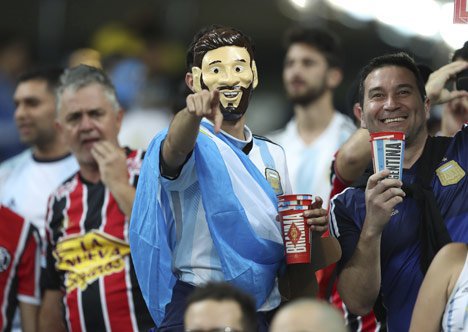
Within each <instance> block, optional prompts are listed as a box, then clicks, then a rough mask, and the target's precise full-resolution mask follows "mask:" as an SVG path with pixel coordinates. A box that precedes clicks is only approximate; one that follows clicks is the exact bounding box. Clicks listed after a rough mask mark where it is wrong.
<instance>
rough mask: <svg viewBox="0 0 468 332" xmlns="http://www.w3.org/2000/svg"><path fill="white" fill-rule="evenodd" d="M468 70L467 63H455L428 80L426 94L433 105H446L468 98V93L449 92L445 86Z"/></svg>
mask: <svg viewBox="0 0 468 332" xmlns="http://www.w3.org/2000/svg"><path fill="white" fill-rule="evenodd" d="M467 68H468V62H467V61H462V60H459V61H454V62H451V63H449V64H447V65H445V66H442V67H440V68H439V69H437V70H436V71H434V72H433V73H432V74H431V75H430V76H429V79H428V80H427V83H426V93H427V97H428V98H429V100H430V101H431V104H433V105H436V104H444V103H447V102H449V101H451V100H454V99H457V98H461V97H468V92H467V91H461V90H452V91H450V90H448V89H447V88H446V87H445V86H446V84H447V82H448V81H450V80H452V79H453V78H454V77H455V75H456V74H457V73H459V72H461V71H462V70H464V69H467Z"/></svg>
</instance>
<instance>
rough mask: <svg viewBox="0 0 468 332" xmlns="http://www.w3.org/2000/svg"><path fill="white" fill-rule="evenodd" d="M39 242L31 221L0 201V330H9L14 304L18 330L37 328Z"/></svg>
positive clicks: (25, 330)
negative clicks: (17, 318) (17, 308)
mask: <svg viewBox="0 0 468 332" xmlns="http://www.w3.org/2000/svg"><path fill="white" fill-rule="evenodd" d="M40 243H41V241H40V238H39V234H38V233H37V230H36V228H35V227H34V226H33V225H31V223H29V222H28V221H26V220H24V219H23V218H22V217H21V216H19V215H17V214H16V213H14V212H13V211H11V210H10V209H8V208H7V207H5V206H3V205H1V204H0V307H1V308H2V314H1V315H0V331H10V329H11V327H12V319H13V314H14V313H15V310H16V307H17V306H18V304H19V308H20V312H21V327H22V331H23V332H35V331H37V313H38V309H39V303H40V290H39V271H40V268H39V265H40Z"/></svg>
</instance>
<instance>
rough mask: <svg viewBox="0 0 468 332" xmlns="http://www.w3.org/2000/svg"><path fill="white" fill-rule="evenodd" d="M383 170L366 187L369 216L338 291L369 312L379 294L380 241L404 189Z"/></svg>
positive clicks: (357, 308)
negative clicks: (387, 177)
mask: <svg viewBox="0 0 468 332" xmlns="http://www.w3.org/2000/svg"><path fill="white" fill-rule="evenodd" d="M388 174H389V171H388V170H384V171H381V172H379V173H376V174H373V175H372V176H371V177H369V181H368V183H367V188H366V219H365V221H364V225H363V228H362V231H361V234H360V237H359V241H358V243H357V246H356V249H355V251H354V253H353V255H352V256H351V259H350V260H349V261H348V263H347V264H346V266H345V267H344V269H343V270H342V271H341V273H340V276H339V281H338V291H339V293H340V295H341V298H342V299H343V301H344V303H345V304H346V306H347V307H348V309H349V310H350V311H351V312H352V313H354V314H357V315H365V314H367V313H368V312H369V311H370V310H371V309H372V307H373V305H374V302H375V300H376V299H377V296H378V294H379V290H380V283H381V275H380V273H381V269H380V243H381V237H382V232H383V229H384V227H385V225H386V224H387V223H388V221H389V220H390V217H391V214H392V210H393V208H394V207H395V206H396V205H397V204H398V203H400V202H402V200H403V196H404V195H405V193H404V192H403V190H402V189H401V186H402V183H401V182H400V181H399V180H394V179H385V177H386V176H388Z"/></svg>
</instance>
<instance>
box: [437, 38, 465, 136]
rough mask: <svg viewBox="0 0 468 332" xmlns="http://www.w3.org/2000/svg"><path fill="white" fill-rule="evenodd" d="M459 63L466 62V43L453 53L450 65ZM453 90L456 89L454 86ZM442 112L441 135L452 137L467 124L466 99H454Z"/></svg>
mask: <svg viewBox="0 0 468 332" xmlns="http://www.w3.org/2000/svg"><path fill="white" fill-rule="evenodd" d="M459 61H468V41H467V42H465V44H464V45H463V47H462V48H460V49H458V50H455V52H454V53H453V56H452V63H459ZM464 72H465V75H468V69H466V68H465V71H464ZM454 89H456V85H455V84H454ZM465 89H466V88H465ZM454 91H456V90H454ZM454 91H452V94H453V93H455V92H454ZM442 112H443V116H442V128H441V135H444V136H453V135H454V134H455V133H456V132H457V131H459V130H460V128H461V126H462V124H463V123H467V122H468V97H463V98H455V99H453V100H451V101H449V102H448V103H447V104H446V105H445V106H444V109H443V111H442Z"/></svg>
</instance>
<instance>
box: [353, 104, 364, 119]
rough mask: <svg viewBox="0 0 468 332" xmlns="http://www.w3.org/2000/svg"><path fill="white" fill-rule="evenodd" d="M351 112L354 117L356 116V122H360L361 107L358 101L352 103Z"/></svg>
mask: <svg viewBox="0 0 468 332" xmlns="http://www.w3.org/2000/svg"><path fill="white" fill-rule="evenodd" d="M353 114H354V117H355V118H356V121H357V122H361V120H362V108H361V105H360V104H359V103H354V105H353Z"/></svg>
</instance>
